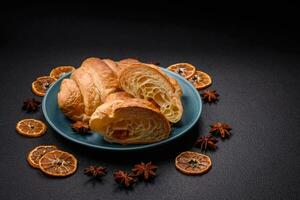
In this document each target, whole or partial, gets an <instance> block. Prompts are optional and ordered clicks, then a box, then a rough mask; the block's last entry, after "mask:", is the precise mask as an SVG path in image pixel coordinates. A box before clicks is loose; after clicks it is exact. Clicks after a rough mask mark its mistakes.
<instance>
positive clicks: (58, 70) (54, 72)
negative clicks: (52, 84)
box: [50, 66, 75, 79]
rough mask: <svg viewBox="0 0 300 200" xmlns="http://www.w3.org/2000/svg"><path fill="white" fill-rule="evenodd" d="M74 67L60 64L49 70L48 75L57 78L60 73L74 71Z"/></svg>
mask: <svg viewBox="0 0 300 200" xmlns="http://www.w3.org/2000/svg"><path fill="white" fill-rule="evenodd" d="M74 70H75V68H74V67H73V66H60V67H56V68H54V69H52V70H51V72H50V77H52V78H55V79H59V77H61V76H62V75H64V74H65V73H68V72H72V71H74Z"/></svg>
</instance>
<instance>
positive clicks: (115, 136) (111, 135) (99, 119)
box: [90, 98, 171, 144]
mask: <svg viewBox="0 0 300 200" xmlns="http://www.w3.org/2000/svg"><path fill="white" fill-rule="evenodd" d="M90 127H91V130H93V131H96V132H98V133H101V134H102V135H103V136H104V138H105V140H107V141H109V142H115V143H120V144H145V143H153V142H157V141H160V140H163V139H166V138H168V137H169V134H170V131H171V128H170V123H169V122H168V120H167V119H166V118H165V117H164V116H163V115H162V114H161V113H160V111H159V110H158V109H157V108H156V107H155V106H154V105H153V104H152V103H150V102H149V101H147V100H144V99H137V98H134V99H125V100H115V101H110V102H107V103H104V104H102V105H101V106H99V107H98V108H97V109H96V111H95V112H94V113H93V115H92V116H91V119H90Z"/></svg>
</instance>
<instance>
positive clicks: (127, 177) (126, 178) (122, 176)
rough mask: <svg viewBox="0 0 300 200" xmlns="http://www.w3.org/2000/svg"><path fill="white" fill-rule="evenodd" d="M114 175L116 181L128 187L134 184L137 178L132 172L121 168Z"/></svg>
mask: <svg viewBox="0 0 300 200" xmlns="http://www.w3.org/2000/svg"><path fill="white" fill-rule="evenodd" d="M113 175H114V178H115V181H116V182H117V183H119V184H120V185H122V186H124V187H126V188H128V187H130V186H132V185H133V183H134V182H135V180H134V178H133V176H132V175H131V174H128V173H127V172H124V171H121V170H119V171H117V172H115V173H114V174H113Z"/></svg>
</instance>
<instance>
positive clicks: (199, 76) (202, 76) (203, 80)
mask: <svg viewBox="0 0 300 200" xmlns="http://www.w3.org/2000/svg"><path fill="white" fill-rule="evenodd" d="M189 81H190V82H191V83H192V84H193V85H194V86H195V88H197V89H199V90H201V89H204V88H207V87H208V86H210V85H211V83H212V80H211V78H210V76H209V75H208V74H207V73H205V72H203V71H200V70H197V71H196V73H195V74H194V75H193V76H192V77H191V78H189Z"/></svg>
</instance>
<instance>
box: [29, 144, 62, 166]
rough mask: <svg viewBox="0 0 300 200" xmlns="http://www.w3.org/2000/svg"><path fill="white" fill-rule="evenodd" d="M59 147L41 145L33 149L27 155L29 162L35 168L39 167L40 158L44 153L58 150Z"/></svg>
mask: <svg viewBox="0 0 300 200" xmlns="http://www.w3.org/2000/svg"><path fill="white" fill-rule="evenodd" d="M56 149H57V147H56V146H55V145H41V146H38V147H36V148H34V149H33V150H31V151H30V152H29V154H28V156H27V161H28V163H29V164H30V165H31V166H32V167H34V168H39V160H40V159H41V157H43V155H45V154H46V153H48V152H50V151H53V150H56Z"/></svg>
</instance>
